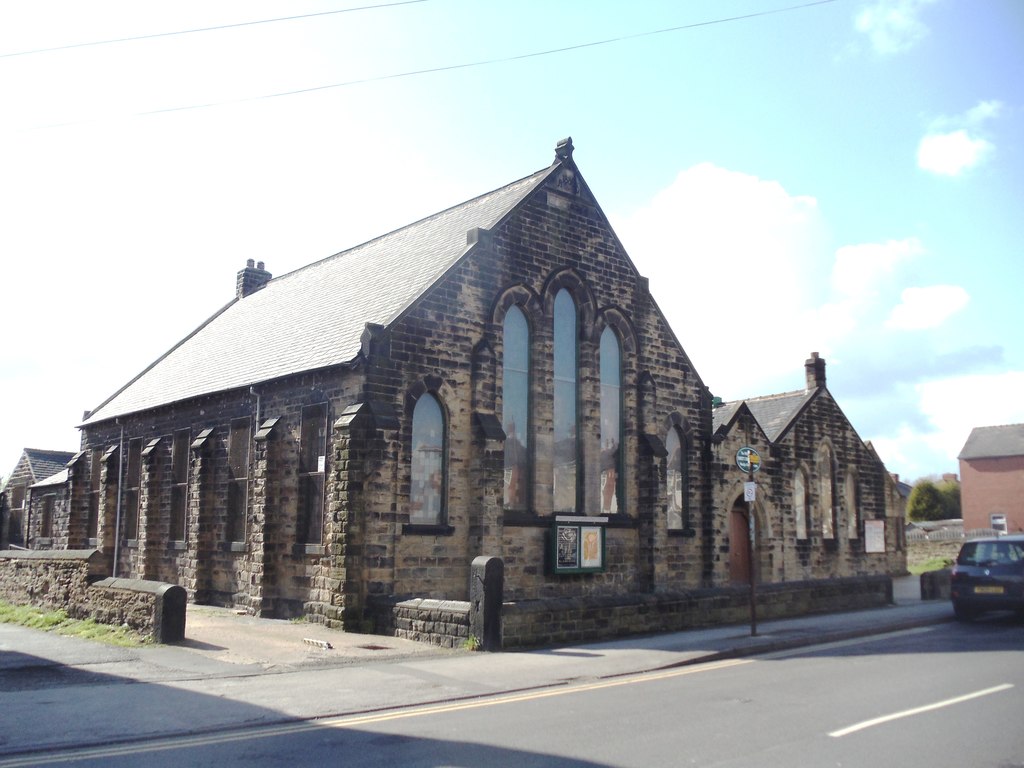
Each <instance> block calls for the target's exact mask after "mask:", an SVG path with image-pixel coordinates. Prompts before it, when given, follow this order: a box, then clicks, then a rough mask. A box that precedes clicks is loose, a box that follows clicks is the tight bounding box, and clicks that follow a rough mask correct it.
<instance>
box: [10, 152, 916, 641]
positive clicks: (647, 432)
mask: <svg viewBox="0 0 1024 768" xmlns="http://www.w3.org/2000/svg"><path fill="white" fill-rule="evenodd" d="M236 289H237V290H236V297H235V299H234V300H233V301H231V302H230V303H229V304H228V305H227V306H226V307H224V308H223V309H222V310H220V311H219V312H218V313H217V314H215V315H214V316H213V317H211V318H210V319H209V320H208V321H206V322H205V323H204V324H203V325H202V326H201V327H200V328H198V329H196V330H195V332H193V333H192V334H191V335H189V336H188V337H187V338H185V339H183V340H182V341H181V342H180V343H179V344H178V345H177V346H175V347H174V348H173V349H171V350H169V351H168V352H167V353H166V354H164V355H163V356H162V357H160V358H159V359H158V360H157V361H156V362H155V363H153V364H152V365H151V366H150V367H149V368H147V369H146V370H145V371H143V372H142V373H140V374H139V375H138V376H137V377H136V378H135V379H133V380H132V381H130V382H129V383H127V384H126V385H125V386H124V387H123V388H122V389H120V390H119V391H118V392H116V393H115V394H114V395H113V396H111V397H110V398H109V399H108V400H107V401H106V402H104V403H102V404H101V405H99V406H98V407H97V408H95V409H94V410H93V411H91V412H90V413H88V414H87V415H86V417H85V419H84V422H83V424H82V425H81V430H82V444H81V452H80V453H79V454H77V455H76V456H75V457H74V458H73V459H72V460H71V461H70V463H69V464H68V465H67V468H66V472H67V475H66V478H65V479H64V485H63V488H64V490H65V498H64V500H63V502H62V504H61V505H60V507H59V509H60V510H62V514H58V515H57V519H56V520H55V521H54V522H53V523H52V525H53V526H54V527H55V529H56V530H55V531H54V532H52V536H51V538H50V539H49V542H53V543H54V544H53V545H54V546H58V545H59V546H63V547H66V548H71V549H74V548H87V547H96V548H98V549H99V550H100V551H101V552H102V553H103V556H104V557H105V558H106V561H107V565H108V570H109V571H110V572H112V573H114V574H115V575H118V576H126V577H135V578H143V579H153V580H160V581H166V582H171V583H174V584H180V585H181V586H184V587H185V588H186V589H187V590H188V593H189V597H190V599H191V600H193V601H196V602H200V603H213V604H218V605H227V606H234V607H237V608H241V609H245V610H247V611H249V612H251V613H254V614H257V615H264V616H274V617H282V618H283V617H292V616H306V617H308V618H310V619H311V620H315V621H321V622H324V623H327V624H330V625H332V626H349V627H356V626H365V624H364V623H363V622H365V620H366V617H367V616H368V615H369V612H370V610H371V608H372V606H373V605H374V604H376V603H378V602H381V601H388V600H392V601H393V600H395V599H398V598H429V599H434V600H467V599H468V595H469V592H470V586H469V585H470V564H471V562H472V561H473V560H474V558H477V557H479V556H491V557H497V558H500V559H501V561H502V562H503V567H504V599H505V600H506V601H510V602H515V601H545V600H551V599H555V598H573V599H581V600H595V601H600V600H602V599H608V598H617V599H622V598H623V597H624V596H629V595H658V594H673V593H685V592H687V591H693V590H706V589H715V588H725V587H728V585H730V584H733V583H742V582H745V581H747V580H749V579H750V578H751V576H753V577H755V578H756V579H758V580H759V581H761V582H762V583H782V582H793V581H808V580H810V581H813V580H821V579H835V578H841V577H856V576H871V575H884V574H895V573H903V572H905V555H904V553H903V551H902V547H901V535H902V527H901V526H902V504H901V501H900V500H899V496H898V494H896V493H895V488H894V484H893V482H892V480H891V478H890V477H889V475H888V474H887V473H886V471H885V467H884V466H883V464H882V462H881V461H880V460H879V458H878V457H877V456H876V455H875V454H874V452H873V451H872V449H871V447H870V446H869V445H866V444H865V443H864V442H863V441H861V440H860V438H859V437H858V436H857V434H856V431H855V430H854V429H853V427H852V425H851V424H850V423H849V421H848V420H847V419H846V418H845V416H844V415H843V414H842V411H841V410H840V409H839V407H838V405H837V404H836V403H835V401H834V400H833V398H832V396H831V395H830V393H829V392H828V390H827V388H826V386H825V362H824V360H821V359H820V358H818V357H817V356H816V355H812V358H811V359H810V360H808V361H807V364H806V368H805V372H804V374H805V384H806V386H805V387H803V388H801V389H800V390H798V391H796V392H792V393H787V394H784V395H776V396H772V397H764V398H753V399H749V400H745V401H741V402H736V403H725V404H721V403H719V402H718V401H717V400H716V399H715V398H713V397H712V395H711V392H710V391H709V389H708V387H707V386H706V384H705V382H704V381H703V380H702V379H701V377H700V375H699V373H698V372H697V371H696V370H695V369H694V366H693V364H692V363H691V361H690V359H689V358H688V357H687V355H686V352H685V351H684V349H683V347H682V345H681V343H680V341H679V339H678V338H677V336H676V334H675V332H674V331H673V329H672V328H670V327H669V325H668V324H667V322H666V320H665V317H664V315H663V314H662V312H661V310H660V309H659V307H658V305H657V304H656V303H655V301H654V300H653V298H652V297H651V294H650V290H649V286H648V282H647V279H646V278H644V277H643V276H641V275H640V274H639V273H638V272H637V269H636V267H635V266H634V265H633V263H632V261H631V260H630V258H629V256H628V255H627V253H626V252H625V250H624V248H623V246H622V244H621V243H620V242H619V240H618V238H617V237H616V235H615V233H614V232H613V231H612V228H611V226H610V225H609V223H608V220H607V218H606V217H605V215H604V213H603V212H602V210H601V208H600V206H599V205H598V203H597V201H596V199H595V198H594V196H593V194H592V193H591V190H590V188H589V187H588V186H587V184H586V182H585V181H584V179H583V177H582V175H581V174H580V172H579V170H578V169H577V167H576V164H575V162H574V160H573V147H572V142H571V140H566V141H563V142H561V143H559V145H558V147H557V148H556V157H555V161H554V163H553V164H552V165H551V166H549V167H547V168H544V169H543V170H540V171H538V172H536V173H534V174H532V175H530V176H527V177H526V178H523V179H520V180H518V181H515V182H513V183H511V184H508V185H507V186H504V187H502V188H500V189H497V190H495V191H493V192H490V193H487V194H485V195H482V196H480V197H477V198H475V199H472V200H469V201H467V202H465V203H462V204H460V205H457V206H455V207H453V208H450V209H448V210H445V211H442V212H440V213H437V214H435V215H433V216H430V217H428V218H425V219H423V220H421V221H418V222H416V223H413V224H410V225H409V226H407V227H404V228H402V229H399V230H396V231H394V232H391V233H389V234H386V235H384V236H382V237H379V238H377V239H375V240H371V241H369V242H367V243H364V244H363V245H360V246H357V247H355V248H352V249H350V250H347V251H344V252H342V253H339V254H336V255H334V256H331V257H329V258H326V259H323V260H322V261H319V262H316V263H314V264H310V265H309V266H307V267H304V268H302V269H298V270H296V271H294V272H291V273H289V274H286V275H283V276H280V277H277V278H272V276H271V274H270V273H269V272H268V271H267V270H266V269H265V268H264V265H263V264H262V263H259V264H253V263H252V262H251V261H250V262H249V264H248V266H246V267H245V269H243V270H242V271H241V272H239V274H238V279H237V284H236ZM741 449H745V450H744V452H743V455H744V456H746V457H748V458H749V457H751V456H754V457H755V458H756V459H757V462H758V463H757V469H758V471H757V472H756V473H748V474H751V475H753V477H754V479H755V480H756V482H757V490H756V498H755V500H753V501H745V488H744V481H747V480H749V477H748V474H744V472H742V471H741V470H740V469H739V468H738V467H737V464H736V460H737V455H738V453H739V452H741ZM746 449H749V450H746ZM751 513H752V514H753V515H754V526H753V529H754V538H753V541H751V539H750V536H749V535H748V532H749V530H750V522H749V515H750V514H751ZM26 535H27V536H28V539H27V540H28V541H30V542H31V540H32V538H33V532H32V531H26ZM30 546H32V544H31V543H30Z"/></svg>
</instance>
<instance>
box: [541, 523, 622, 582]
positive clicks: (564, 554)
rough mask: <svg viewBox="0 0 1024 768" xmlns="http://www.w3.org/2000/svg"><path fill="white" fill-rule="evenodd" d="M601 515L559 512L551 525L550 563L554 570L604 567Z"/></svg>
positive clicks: (589, 570) (587, 570) (593, 570)
mask: <svg viewBox="0 0 1024 768" xmlns="http://www.w3.org/2000/svg"><path fill="white" fill-rule="evenodd" d="M607 522H608V519H607V518H604V517H569V516H563V515H559V516H557V517H556V518H555V521H554V523H553V524H552V526H551V533H550V536H549V538H550V542H551V547H550V553H549V563H550V569H551V571H552V572H553V573H600V572H601V571H603V570H604V569H605V524H606V523H607Z"/></svg>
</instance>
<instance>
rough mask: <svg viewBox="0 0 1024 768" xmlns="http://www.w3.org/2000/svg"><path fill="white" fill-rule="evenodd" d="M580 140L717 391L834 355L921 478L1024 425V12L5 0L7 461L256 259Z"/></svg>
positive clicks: (2, 200)
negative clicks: (994, 434)
mask: <svg viewBox="0 0 1024 768" xmlns="http://www.w3.org/2000/svg"><path fill="white" fill-rule="evenodd" d="M566 136H571V137H572V139H573V143H574V145H575V147H576V151H575V154H574V158H575V160H576V162H577V164H578V166H579V169H580V171H581V173H582V175H583V177H584V178H585V179H586V181H587V183H588V185H589V186H590V188H591V191H592V192H593V193H594V195H595V196H596V197H597V199H598V201H599V203H600V205H601V207H602V209H603V211H604V212H605V214H606V215H607V216H608V218H609V220H610V221H611V223H612V225H613V227H614V229H615V231H616V233H617V234H618V235H619V238H620V239H621V241H622V242H623V244H624V246H625V248H626V250H627V252H628V253H629V255H630V258H631V259H632V260H633V262H634V263H635V265H636V267H637V268H638V270H639V271H640V273H641V274H643V275H645V276H647V277H648V278H650V283H651V287H652V293H653V295H654V297H655V299H656V301H657V302H658V304H659V306H660V307H661V309H662V311H663V312H664V314H665V316H666V317H667V319H668V321H669V323H670V325H671V326H672V328H673V330H674V331H675V334H676V336H677V338H678V339H679V340H680V342H681V343H682V345H683V347H684V348H685V350H686V352H687V354H688V355H689V356H690V358H691V360H692V361H693V363H694V365H695V367H696V368H697V371H698V373H699V374H700V376H701V378H702V380H703V381H704V383H705V384H706V385H707V386H708V387H709V388H710V389H711V391H712V393H713V394H714V395H716V396H719V397H722V398H724V399H725V400H734V399H739V398H744V397H752V396H757V395H766V394H772V393H777V392H786V391H792V390H797V389H802V388H803V386H804V367H803V364H804V360H806V359H807V358H808V357H809V355H810V353H811V352H818V353H819V354H820V355H821V356H822V357H823V358H825V359H826V361H827V377H828V389H829V391H830V392H831V393H832V395H833V396H834V397H835V399H836V400H837V402H838V403H839V406H840V407H841V408H842V410H843V412H844V413H845V414H846V416H847V417H848V418H849V419H850V421H851V422H852V424H853V425H854V427H855V429H856V430H857V433H858V434H859V435H860V437H861V438H862V439H864V440H868V441H871V443H872V444H873V445H874V446H875V448H876V450H877V451H878V453H879V455H880V456H881V458H882V460H883V461H884V462H885V464H886V466H887V468H888V469H889V471H890V472H895V473H898V474H899V475H900V476H901V479H904V480H907V481H911V482H912V481H913V480H915V479H917V478H921V477H926V476H937V475H941V474H943V473H949V472H953V473H955V472H957V471H958V462H957V454H958V453H959V451H960V449H961V448H962V447H963V444H964V442H965V441H966V439H967V437H968V435H969V433H970V430H971V429H972V428H973V427H976V426H990V425H996V424H1013V423H1021V422H1024V398H1022V397H1021V395H1022V394H1024V340H1022V337H1024V334H1022V333H1021V325H1022V323H1021V321H1020V320H1019V319H1016V318H1017V317H1018V315H1017V310H1015V309H1014V307H1017V306H1018V302H1019V301H1021V296H1020V293H1021V289H1022V288H1024V258H1022V252H1021V251H1022V246H1024V214H1022V212H1021V200H1022V193H1024V0H970V1H968V0H825V1H824V2H809V1H808V0H756V1H755V0H669V1H667V2H657V1H655V0H631V1H630V2H624V1H619V2H612V1H610V0H536V1H535V0H517V1H516V2H510V1H509V0H505V1H504V2H502V1H501V0H493V1H492V2H480V1H479V0H414V1H412V2H394V1H393V2H387V1H386V0H322V1H318V0H309V1H308V2H303V1H297V0H289V1H288V2H285V0H244V1H243V0H222V1H221V2H217V3H209V2H199V1H198V0H179V1H178V2H175V3H153V2H143V1H140V0H126V1H125V2H114V1H112V0H94V2H90V3H81V2H78V1H77V0H71V1H68V2H64V1H59V2H58V1H56V0H5V2H4V3H2V4H0V340H2V348H3V352H2V354H0V398H2V402H3V405H4V418H3V420H2V422H0V475H6V474H7V473H9V472H10V471H11V469H13V468H14V466H15V464H16V463H17V461H18V459H19V457H20V455H21V451H22V449H23V448H25V447H31V448H45V449H53V450H67V451H75V450H77V448H78V446H79V433H78V430H77V426H78V424H80V423H81V420H82V416H83V413H84V412H85V411H87V410H90V409H92V408H95V407H96V406H98V405H99V404H100V403H102V402H103V401H104V400H106V399H107V398H108V397H109V396H110V395H112V394H113V393H114V392H116V391H117V390H118V389H119V388H120V387H121V386H123V385H124V384H125V383H127V382H128V381H129V380H130V379H131V378H132V377H134V376H135V375H136V374H138V373H139V372H140V371H142V370H143V369H144V368H145V367H146V366H147V365H149V364H150V363H151V362H153V361H154V360H155V359H157V358H158V357H159V356H160V355H162V354H163V353H164V352H165V351H167V349H169V348H170V347H171V346H172V345H173V344H175V343H176V342H177V341H179V340H180V339H181V338H183V337H184V336H186V335H187V334H188V333H189V332H191V331H192V330H193V329H194V328H196V327H197V326H198V325H199V324H201V323H202V322H203V321H204V320H206V319H207V318H208V317H210V316H211V315H212V314H214V312H216V311H217V310H218V309H220V308H221V307H222V306H223V305H224V304H226V303H227V302H229V301H230V300H231V299H232V297H233V296H234V283H235V275H236V273H237V272H238V270H240V269H242V268H243V267H244V266H245V262H246V260H247V259H250V258H251V259H255V260H256V261H263V262H265V264H266V268H267V269H268V270H269V271H270V272H272V273H273V274H274V275H277V276H279V275H283V274H286V273H288V272H291V271H293V270H295V269H298V268H300V267H302V266H304V265H306V264H309V263H311V262H313V261H317V260H319V259H322V258H324V257H326V256H329V255H331V254H333V253H337V252H339V251H342V250H345V249H347V248H349V247H352V246H354V245H358V244H359V243H361V242H364V241H366V240H368V239H371V238H373V237H376V236H377V235H380V234H384V233H386V232H389V231H391V230H394V229H396V228H398V227H401V226H404V225H405V224H408V223H410V222H412V221H415V220H418V219H420V218H422V217H424V216H427V215H430V214H431V213H434V212H436V211H439V210H443V209H444V208H447V207H449V206H452V205H455V204H457V203H459V202H462V201H463V200H467V199H469V198H471V197H475V196H477V195H480V194H483V193H485V192H488V191H490V190H492V189H496V188H498V187H500V186H503V185H504V184H506V183H509V182H511V181H514V180H517V179H519V178H522V177H524V176H527V175H529V174H531V173H533V172H534V171H537V170H539V169H541V168H544V167H547V166H548V165H549V164H550V163H551V162H552V161H553V159H554V147H555V145H556V143H557V142H558V141H559V140H560V139H562V138H564V137H566ZM382 277H384V276H382ZM1018 308H1019V307H1018Z"/></svg>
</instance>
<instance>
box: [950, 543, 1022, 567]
mask: <svg viewBox="0 0 1024 768" xmlns="http://www.w3.org/2000/svg"><path fill="white" fill-rule="evenodd" d="M957 562H958V563H959V564H960V565H1013V564H1016V563H1021V562H1024V547H1022V546H1021V545H1020V544H1018V543H1016V542H1011V541H978V542H974V543H971V544H964V547H963V549H962V550H961V552H960V556H959V557H958V558H957Z"/></svg>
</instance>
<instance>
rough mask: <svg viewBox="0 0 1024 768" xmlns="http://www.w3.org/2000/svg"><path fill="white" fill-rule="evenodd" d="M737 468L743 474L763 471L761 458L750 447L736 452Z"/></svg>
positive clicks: (746, 446)
mask: <svg viewBox="0 0 1024 768" xmlns="http://www.w3.org/2000/svg"><path fill="white" fill-rule="evenodd" d="M736 466H737V467H739V468H740V471H741V472H757V471H758V470H759V469H761V457H760V455H758V453H757V451H755V450H754V449H753V448H751V447H750V446H749V445H745V446H743V447H742V448H740V449H739V450H738V451H736Z"/></svg>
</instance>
